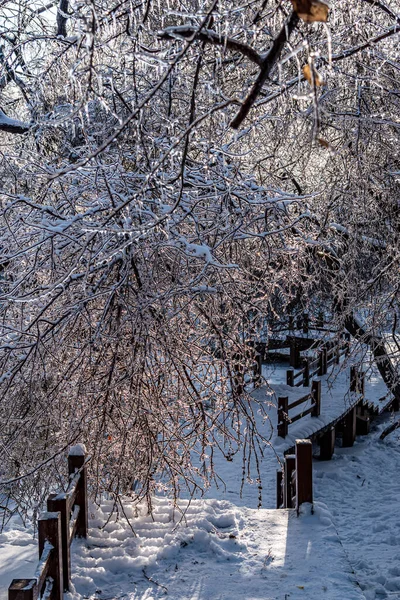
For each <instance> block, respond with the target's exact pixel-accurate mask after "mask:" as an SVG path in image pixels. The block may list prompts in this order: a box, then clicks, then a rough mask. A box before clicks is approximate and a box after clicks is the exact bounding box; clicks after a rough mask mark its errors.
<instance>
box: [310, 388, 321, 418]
mask: <svg viewBox="0 0 400 600" xmlns="http://www.w3.org/2000/svg"><path fill="white" fill-rule="evenodd" d="M311 398H312V401H313V402H314V403H315V406H314V408H313V409H312V413H311V416H312V417H319V415H320V414H321V380H320V379H314V381H313V382H312V384H311Z"/></svg>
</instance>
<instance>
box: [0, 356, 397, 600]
mask: <svg viewBox="0 0 400 600" xmlns="http://www.w3.org/2000/svg"><path fill="white" fill-rule="evenodd" d="M268 378H269V380H270V382H271V384H272V386H273V387H274V388H275V389H276V390H277V391H278V393H279V395H282V393H281V392H284V391H285V388H286V386H284V385H283V384H282V383H281V382H282V381H284V379H283V378H284V369H283V368H282V367H281V368H278V369H276V370H275V372H274V374H271V373H270V374H269V377H268ZM331 382H332V378H327V379H325V380H324V383H323V392H322V413H321V417H320V418H312V417H310V416H308V417H305V418H304V419H301V420H300V421H298V422H297V423H295V424H293V425H292V426H290V427H289V434H290V435H289V436H288V437H287V438H286V439H285V440H282V439H281V438H276V436H275V431H276V429H275V427H276V414H277V411H276V405H274V400H273V398H271V396H268V395H267V393H266V390H265V389H260V390H257V391H256V392H255V393H256V395H257V396H258V397H259V398H263V399H265V400H266V401H271V400H272V402H271V405H270V407H269V411H270V416H271V421H270V422H268V421H266V422H263V420H262V419H261V417H260V419H259V427H260V428H261V429H262V428H264V433H265V435H267V436H268V435H270V436H271V441H272V443H273V445H274V449H272V447H268V446H267V447H266V448H265V449H264V450H265V456H264V459H263V461H262V463H261V474H262V478H263V480H262V485H263V504H262V506H263V507H267V509H265V508H263V509H261V510H257V509H256V508H257V504H258V493H257V492H258V483H257V482H256V481H254V480H253V481H252V482H251V481H250V482H249V481H247V480H246V481H245V485H244V488H243V494H242V496H240V486H241V479H242V461H241V458H240V456H239V455H236V456H235V457H233V460H230V461H227V460H225V459H223V457H221V458H219V459H218V461H219V462H218V465H217V467H218V469H219V471H220V474H221V475H222V478H223V480H224V481H225V484H226V486H224V485H223V484H221V485H219V487H218V488H217V487H215V486H214V487H211V488H210V489H209V490H208V491H207V494H206V498H204V499H196V500H193V501H192V502H191V503H190V504H189V505H188V502H187V501H185V500H183V501H182V503H181V505H180V506H181V510H183V513H182V512H179V510H178V509H176V508H175V509H174V508H173V506H171V504H170V502H169V501H168V499H166V498H156V499H155V513H154V520H153V519H152V518H151V517H149V516H147V515H146V514H145V510H144V507H137V508H134V507H132V506H131V505H130V504H129V503H128V504H127V505H126V506H125V512H126V514H127V515H128V516H129V517H130V518H131V525H132V526H133V528H134V530H135V534H134V533H133V532H132V530H131V529H130V526H129V525H128V524H127V522H126V521H125V520H124V518H123V517H122V515H119V518H118V520H116V519H115V518H114V517H113V518H112V519H111V520H110V521H109V522H108V523H107V525H105V526H104V524H105V523H106V522H107V518H108V515H109V511H110V504H109V503H107V502H106V503H104V504H103V505H102V506H101V507H93V508H92V509H91V520H90V525H89V526H90V536H89V539H88V540H87V541H86V542H85V541H80V540H75V541H74V542H73V546H72V562H73V586H74V587H73V590H72V592H71V594H70V595H68V596H66V599H65V600H78V599H79V600H81V599H83V598H91V599H92V600H95V599H98V600H111V599H113V598H129V599H130V600H150V599H151V598H154V599H155V598H160V597H164V596H166V597H169V598H172V599H176V600H178V599H179V600H181V599H182V600H186V599H187V600H203V599H204V600H205V599H206V598H207V599H208V598H211V599H214V598H215V599H216V600H219V599H221V600H222V599H224V598H232V597H235V598H246V599H248V600H256V599H257V600H258V599H260V600H261V598H262V599H263V600H268V599H271V600H272V599H274V600H294V599H296V600H297V598H304V599H305V598H306V599H307V600H313V599H315V600H317V599H318V600H319V599H320V598H325V599H326V600H333V599H335V600H336V599H343V600H352V599H353V598H354V599H356V598H357V599H358V598H360V599H361V598H363V597H364V596H363V594H362V592H361V589H360V588H358V587H357V585H356V584H355V581H354V579H357V580H358V581H359V583H360V586H361V588H362V590H363V592H364V595H365V598H367V599H368V600H373V599H375V598H376V599H379V598H386V597H388V598H399V599H400V567H399V566H398V565H399V564H400V562H399V559H400V508H399V507H400V503H399V501H398V499H399V497H400V482H399V478H398V465H399V464H400V461H399V459H400V442H399V441H398V440H397V437H398V436H397V434H396V432H394V433H393V434H391V436H389V437H388V438H387V439H386V440H384V441H382V442H380V441H379V440H378V437H379V433H380V431H381V429H382V428H383V427H384V425H387V420H388V419H389V418H390V417H389V416H388V414H386V415H384V416H383V417H380V418H379V420H378V421H375V423H377V425H376V426H374V427H375V428H374V430H373V432H372V433H371V434H370V435H369V436H367V437H364V438H358V440H357V443H356V445H355V446H354V448H350V449H340V448H338V449H336V451H335V455H334V459H333V460H332V461H331V462H326V463H325V462H324V463H323V462H314V469H315V475H314V482H315V496H316V499H317V500H318V502H317V504H316V509H315V514H313V515H310V514H308V513H307V511H306V514H303V515H302V516H301V517H300V518H297V517H296V516H295V513H294V511H285V510H279V511H278V510H271V509H273V508H275V489H276V487H275V482H276V469H277V468H278V467H279V458H280V457H281V456H282V455H283V451H284V450H285V449H286V448H287V447H289V446H290V445H291V444H292V443H293V441H294V439H295V438H296V437H303V436H305V435H309V434H310V433H312V431H315V430H316V429H319V428H320V427H321V426H322V425H323V424H324V423H325V422H327V420H329V419H331V418H333V416H334V415H335V414H338V413H337V411H338V409H339V408H341V410H343V406H345V405H346V404H345V403H346V402H347V403H348V402H349V396H348V394H347V391H348V387H349V376H348V369H347V370H343V371H342V372H341V373H339V374H338V376H337V378H336V379H335V380H334V383H333V385H331ZM380 387H382V386H381V384H380V383H379V382H377V384H376V389H380ZM290 389H291V388H289V391H290ZM371 390H373V384H372V386H371V388H370V392H371ZM297 393H299V394H300V395H303V394H304V393H306V390H305V389H304V388H300V390H299V389H298V390H297ZM371 393H372V392H371ZM324 399H325V403H324ZM385 419H386V422H385ZM271 424H272V429H271ZM398 546H399V548H398ZM347 557H348V559H347ZM36 561H37V545H36V541H34V540H32V530H31V529H30V528H28V529H24V528H23V526H22V525H21V524H18V522H17V521H16V520H15V519H14V520H13V522H12V523H10V525H9V526H8V527H7V528H6V530H5V531H4V532H3V534H1V535H0V590H1V591H0V599H1V600H5V598H6V597H7V587H8V585H9V584H10V582H11V580H12V578H13V577H30V576H32V575H33V573H34V570H35V565H36ZM348 561H350V563H351V567H352V568H353V569H354V571H355V576H353V575H352V573H351V567H350V563H349V562H348Z"/></svg>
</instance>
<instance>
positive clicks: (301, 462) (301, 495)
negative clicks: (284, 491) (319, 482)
mask: <svg viewBox="0 0 400 600" xmlns="http://www.w3.org/2000/svg"><path fill="white" fill-rule="evenodd" d="M312 501H313V488H312V442H311V440H296V510H297V512H299V508H300V505H301V504H304V503H305V502H309V503H310V504H312Z"/></svg>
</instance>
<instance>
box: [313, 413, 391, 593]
mask: <svg viewBox="0 0 400 600" xmlns="http://www.w3.org/2000/svg"><path fill="white" fill-rule="evenodd" d="M396 417H397V418H400V414H397V415H396ZM391 418H393V417H390V416H389V414H388V413H386V414H384V415H382V416H380V417H379V418H377V419H376V420H375V421H374V423H373V425H372V430H371V433H370V434H369V435H368V436H365V437H357V441H356V443H355V445H354V446H353V448H336V449H335V454H334V457H333V459H332V460H331V461H329V462H318V461H314V491H315V498H316V499H318V500H320V501H323V502H325V503H326V504H327V505H328V508H329V510H330V512H331V514H332V517H333V520H334V523H335V525H336V527H337V531H338V534H339V536H340V539H341V540H342V544H343V548H344V550H345V552H346V554H347V556H348V558H349V560H350V563H351V565H352V568H353V569H354V571H355V575H356V578H357V580H358V582H359V584H360V586H361V588H362V590H363V592H364V595H365V597H366V598H367V600H375V599H376V600H379V599H383V598H396V599H399V598H400V477H399V467H400V433H399V432H400V430H397V431H394V432H393V433H392V434H390V435H389V436H388V437H387V438H385V439H384V440H382V441H381V440H380V439H379V436H380V434H381V432H382V430H383V429H385V428H386V427H387V426H388V425H389V424H390V420H391Z"/></svg>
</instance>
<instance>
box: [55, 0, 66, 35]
mask: <svg viewBox="0 0 400 600" xmlns="http://www.w3.org/2000/svg"><path fill="white" fill-rule="evenodd" d="M68 4H69V3H68V0H60V5H59V7H58V9H57V35H61V36H62V37H67V19H68V17H69V15H68Z"/></svg>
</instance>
